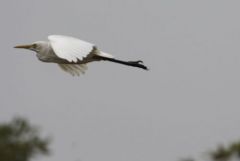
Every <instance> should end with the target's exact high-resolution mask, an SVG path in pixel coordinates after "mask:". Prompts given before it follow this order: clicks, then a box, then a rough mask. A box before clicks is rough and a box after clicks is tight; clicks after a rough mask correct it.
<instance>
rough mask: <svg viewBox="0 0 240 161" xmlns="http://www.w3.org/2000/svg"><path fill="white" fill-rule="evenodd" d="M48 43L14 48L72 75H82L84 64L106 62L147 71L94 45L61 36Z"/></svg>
mask: <svg viewBox="0 0 240 161" xmlns="http://www.w3.org/2000/svg"><path fill="white" fill-rule="evenodd" d="M48 39H49V41H37V42H35V43H33V44H30V45H19V46H15V48H25V49H30V50H33V51H35V52H36V53H37V57H38V59H39V60H40V61H42V62H48V63H57V64H58V65H59V66H60V68H61V69H63V70H64V71H66V72H68V73H70V74H72V75H73V76H74V75H79V74H80V73H84V72H85V70H86V69H87V67H86V64H87V63H89V62H93V61H100V60H107V61H111V62H115V63H120V64H124V65H129V66H134V67H139V68H142V69H145V70H147V67H146V66H144V65H143V64H141V63H142V61H121V60H117V59H114V57H113V56H112V55H110V54H108V53H104V52H102V51H100V50H99V49H98V48H97V47H96V46H95V45H93V44H91V43H88V42H85V41H82V40H79V39H76V38H73V37H69V36H62V35H51V36H49V37H48Z"/></svg>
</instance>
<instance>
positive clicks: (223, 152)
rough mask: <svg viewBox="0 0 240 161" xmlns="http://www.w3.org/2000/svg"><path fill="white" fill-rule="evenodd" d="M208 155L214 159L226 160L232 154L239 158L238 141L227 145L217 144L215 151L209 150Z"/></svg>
mask: <svg viewBox="0 0 240 161" xmlns="http://www.w3.org/2000/svg"><path fill="white" fill-rule="evenodd" d="M210 156H211V158H212V159H213V160H214V161H227V160H230V159H231V158H232V157H233V156H237V157H238V158H239V159H240V142H235V143H232V144H230V145H229V146H228V147H224V146H219V147H218V148H217V149H216V150H215V151H212V152H210Z"/></svg>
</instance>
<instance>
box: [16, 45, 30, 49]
mask: <svg viewBox="0 0 240 161" xmlns="http://www.w3.org/2000/svg"><path fill="white" fill-rule="evenodd" d="M32 46H33V44H31V45H17V46H14V48H21V49H30V48H32Z"/></svg>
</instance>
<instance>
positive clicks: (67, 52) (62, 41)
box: [48, 35, 94, 63]
mask: <svg viewBox="0 0 240 161" xmlns="http://www.w3.org/2000/svg"><path fill="white" fill-rule="evenodd" d="M48 39H49V41H50V44H51V46H52V48H53V50H54V52H55V54H56V55H57V56H58V57H60V58H62V59H66V60H68V61H69V62H75V63H76V62H77V61H78V60H83V58H84V57H87V56H88V54H90V53H91V51H92V50H93V48H94V44H91V43H88V42H85V41H82V40H79V39H77V38H74V37H69V36H62V35H50V36H48Z"/></svg>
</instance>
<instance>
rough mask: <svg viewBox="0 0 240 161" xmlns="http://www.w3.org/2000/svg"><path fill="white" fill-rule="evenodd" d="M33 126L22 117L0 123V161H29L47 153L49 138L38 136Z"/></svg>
mask: <svg viewBox="0 0 240 161" xmlns="http://www.w3.org/2000/svg"><path fill="white" fill-rule="evenodd" d="M38 133H39V131H38V130H37V128H36V127H35V126H32V125H30V124H29V122H28V121H27V120H25V119H23V118H15V119H13V120H12V121H11V122H9V123H2V124H0V161H29V160H30V159H32V158H33V157H34V156H36V155H39V154H41V155H46V154H48V153H49V149H48V143H49V139H47V138H40V136H39V134H38Z"/></svg>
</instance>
